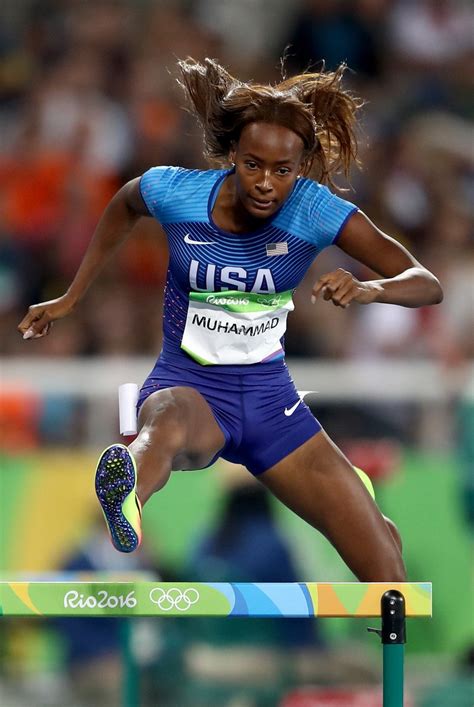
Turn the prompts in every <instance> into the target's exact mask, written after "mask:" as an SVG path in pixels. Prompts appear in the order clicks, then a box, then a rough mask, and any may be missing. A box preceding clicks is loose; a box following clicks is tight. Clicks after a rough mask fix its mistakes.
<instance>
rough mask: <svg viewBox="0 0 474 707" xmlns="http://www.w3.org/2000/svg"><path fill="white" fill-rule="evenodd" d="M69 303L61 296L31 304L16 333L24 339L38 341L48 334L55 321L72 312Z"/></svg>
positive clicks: (64, 296)
mask: <svg viewBox="0 0 474 707" xmlns="http://www.w3.org/2000/svg"><path fill="white" fill-rule="evenodd" d="M72 310H73V305H72V303H71V301H70V300H69V299H68V298H67V297H66V295H63V296H62V297H58V298H57V299H52V300H49V301H48V302H40V304H32V305H31V307H29V308H28V314H27V315H26V316H25V317H24V318H23V319H22V320H21V322H20V323H19V325H18V331H19V332H20V333H21V334H23V338H24V339H40V338H41V337H42V336H46V335H47V334H49V332H50V329H51V326H52V324H53V322H54V321H55V319H61V318H62V317H65V316H66V315H67V314H69V313H70V312H72Z"/></svg>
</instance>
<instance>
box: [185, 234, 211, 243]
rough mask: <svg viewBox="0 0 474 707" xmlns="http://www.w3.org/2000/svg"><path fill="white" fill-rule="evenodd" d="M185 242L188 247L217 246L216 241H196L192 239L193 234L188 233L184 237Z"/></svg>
mask: <svg viewBox="0 0 474 707" xmlns="http://www.w3.org/2000/svg"><path fill="white" fill-rule="evenodd" d="M184 242H185V243H187V244H188V245H215V243H216V242H215V241H195V240H193V239H192V238H191V234H189V233H186V235H185V236H184Z"/></svg>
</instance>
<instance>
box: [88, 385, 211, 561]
mask: <svg viewBox="0 0 474 707" xmlns="http://www.w3.org/2000/svg"><path fill="white" fill-rule="evenodd" d="M139 427H140V431H139V434H138V436H137V438H136V439H135V440H134V441H133V442H132V444H131V445H130V447H126V446H125V445H123V444H113V445H111V446H110V447H108V448H107V449H106V450H105V451H104V452H103V453H102V455H101V457H100V459H99V463H98V465H97V471H96V477H95V487H96V493H97V497H98V499H99V502H100V504H101V506H102V510H103V512H104V516H105V520H106V522H107V525H108V528H109V531H110V535H111V540H112V543H113V545H114V547H115V548H116V549H117V550H119V551H120V552H133V550H135V549H136V548H137V547H138V546H139V544H140V542H141V535H142V533H141V507H142V505H143V504H144V503H146V501H147V500H148V499H149V498H150V496H151V495H152V494H153V493H155V491H158V490H159V489H161V488H162V487H163V486H164V485H165V484H166V482H167V481H168V479H169V477H170V473H171V471H172V470H174V469H176V470H177V469H183V470H185V469H202V468H204V467H206V466H208V465H209V463H210V462H211V461H212V459H213V458H214V457H215V456H216V455H217V454H218V452H219V451H220V450H221V449H222V447H223V446H224V444H225V436H224V433H223V432H222V430H221V428H220V427H219V425H218V424H217V422H216V420H215V417H214V414H213V412H212V410H211V408H210V407H209V405H208V403H207V402H206V400H205V399H204V397H203V396H202V395H201V394H200V393H199V392H198V391H197V390H195V389H194V388H191V387H184V386H178V387H173V388H166V389H163V390H160V391H157V392H155V393H152V394H151V395H150V396H149V397H148V398H147V399H146V400H145V402H144V403H143V406H142V408H141V410H140V415H139Z"/></svg>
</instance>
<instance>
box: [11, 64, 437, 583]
mask: <svg viewBox="0 0 474 707" xmlns="http://www.w3.org/2000/svg"><path fill="white" fill-rule="evenodd" d="M178 66H179V70H180V75H181V79H180V83H181V86H182V87H183V89H184V91H185V93H186V96H187V99H188V103H189V105H190V110H191V111H192V112H193V113H194V115H195V116H196V117H197V118H198V120H199V121H200V123H201V126H202V128H203V133H204V142H205V150H206V156H207V157H208V159H209V160H210V162H211V166H220V168H217V169H208V170H204V171H201V170H188V169H181V168H177V167H153V168H152V169H150V170H149V171H147V172H145V174H143V175H142V176H141V177H138V178H136V179H133V180H132V181H130V182H129V183H128V184H126V185H125V186H124V187H122V188H121V189H120V190H119V191H118V192H117V194H116V195H115V196H114V197H113V199H112V200H111V202H110V204H109V205H108V207H107V208H106V210H105V212H104V214H103V216H102V218H101V220H100V222H99V224H98V226H97V229H96V232H95V234H94V236H93V238H92V240H91V243H90V245H89V247H88V249H87V251H86V254H85V256H84V258H83V261H82V263H81V265H80V267H79V269H78V272H77V274H76V276H75V278H74V280H73V282H72V284H71V286H70V287H69V289H68V290H67V292H66V293H65V294H64V295H63V296H61V297H59V298H57V299H54V300H51V301H48V302H43V303H41V304H36V305H33V306H31V307H30V308H29V310H28V313H27V315H26V316H25V318H24V319H23V321H22V322H21V323H20V325H19V330H20V332H22V333H23V335H24V338H25V339H30V338H38V337H41V336H44V335H45V334H47V333H48V332H49V330H50V327H51V324H52V322H53V321H54V320H56V319H60V318H61V317H64V316H66V315H67V314H69V313H70V312H71V311H72V310H73V309H74V308H75V306H76V305H77V303H78V302H79V300H80V299H81V297H82V296H83V295H84V293H85V291H86V290H87V288H88V287H89V285H90V284H91V282H92V281H93V280H94V279H95V278H96V277H97V276H98V274H99V272H100V271H101V269H102V267H103V266H104V264H105V262H106V261H107V260H108V259H109V257H110V256H111V255H112V253H113V252H114V251H115V250H116V249H117V247H118V246H119V245H120V244H121V243H123V242H124V241H125V239H126V238H127V237H128V236H129V234H130V233H131V231H132V229H133V226H134V225H135V223H136V221H137V220H138V219H139V218H140V217H142V216H145V217H154V218H156V219H158V221H159V222H160V223H161V225H162V227H163V229H164V231H165V232H166V235H167V238H168V241H169V252H170V256H169V268H168V275H167V282H166V289H165V303H164V323H163V330H164V343H163V350H162V352H161V353H160V356H159V358H158V360H157V362H156V364H155V366H154V368H153V370H152V371H151V373H150V375H149V377H148V378H147V380H146V381H145V383H144V385H143V387H142V389H141V392H140V397H139V401H138V415H139V416H138V423H139V434H138V436H137V438H136V439H135V440H134V441H133V442H132V443H131V444H130V446H129V447H128V448H127V447H125V446H124V445H121V444H113V445H112V446H111V447H108V448H107V449H106V450H105V451H104V452H103V453H102V455H101V457H100V460H99V463H98V466H97V472H96V492H97V495H98V498H99V501H100V503H101V505H102V508H103V511H104V514H105V518H106V521H107V524H108V527H109V530H110V533H111V538H112V542H113V544H114V546H115V547H116V548H117V549H118V550H120V551H122V552H131V551H133V550H134V549H135V548H136V547H137V546H138V545H139V543H140V540H141V506H143V504H145V503H146V501H147V500H148V499H149V498H150V496H151V495H152V494H153V493H155V492H156V491H158V490H159V489H161V488H162V487H163V486H164V485H165V484H166V482H167V480H168V479H169V477H170V473H171V471H172V470H183V469H202V468H205V467H207V466H209V465H210V464H212V463H213V462H214V461H215V460H216V459H217V458H218V457H223V458H224V459H227V460H229V461H231V462H236V463H240V464H243V465H244V466H246V467H247V469H248V470H249V471H250V472H251V473H252V474H254V475H255V476H256V477H257V478H258V479H259V481H260V482H261V483H262V484H264V485H265V486H266V487H267V488H268V489H270V491H271V492H272V493H273V494H275V496H277V497H278V498H279V499H280V500H281V501H282V502H283V503H284V504H285V505H286V506H288V508H291V509H292V510H293V511H294V512H295V513H297V514H298V515H299V516H301V517H302V518H303V519H304V520H306V521H307V522H308V523H310V524H311V525H312V526H313V527H314V528H316V529H318V530H319V531H320V532H322V533H323V534H324V535H325V536H326V537H327V538H328V540H329V541H330V542H331V543H332V544H333V545H334V546H335V548H336V549H337V550H338V552H339V553H340V555H341V557H342V558H343V560H344V561H345V562H346V564H347V565H348V567H349V568H350V569H351V570H352V572H353V573H354V574H355V575H356V577H357V578H358V579H359V580H361V581H365V582H372V581H404V580H405V578H406V574H405V568H404V563H403V560H402V555H401V542H400V537H399V534H398V531H397V529H396V527H395V526H394V525H393V523H392V522H391V521H389V520H388V519H386V518H384V516H383V515H382V514H381V513H380V511H379V509H378V508H377V506H376V504H375V502H374V500H373V498H372V496H371V493H370V492H369V491H368V490H367V488H366V485H364V483H363V481H361V478H360V477H359V475H358V474H357V473H356V472H355V470H354V467H353V466H352V465H351V464H350V462H349V461H348V460H347V459H346V458H345V456H344V455H343V454H342V452H341V451H340V450H339V449H338V448H337V447H336V445H335V444H334V443H333V442H332V441H331V439H329V437H328V435H327V434H326V433H325V431H324V430H322V429H321V426H320V424H319V423H318V421H317V420H316V419H315V418H314V417H313V415H312V414H311V412H310V410H309V409H308V407H307V406H306V405H305V404H304V402H303V401H302V400H300V398H299V396H298V393H297V391H296V389H295V386H294V384H293V382H292V380H291V378H290V375H289V372H288V369H287V367H286V365H285V361H284V351H283V337H284V332H285V328H286V318H287V315H288V312H289V311H291V310H292V309H293V302H292V293H293V291H294V290H295V288H296V287H297V286H298V284H299V283H300V282H301V280H302V278H303V276H304V274H305V272H306V271H307V269H308V268H309V266H310V265H311V263H312V262H313V260H314V258H315V257H316V256H317V255H318V253H319V252H320V251H321V250H322V249H323V248H325V247H326V246H329V245H332V244H336V245H337V246H338V247H339V248H341V249H342V250H343V251H344V252H345V253H348V254H349V255H350V256H352V257H354V258H356V259H357V260H358V261H360V262H361V263H363V264H364V265H366V266H367V267H369V268H371V269H372V270H373V271H375V272H376V273H378V274H379V275H380V278H379V279H374V280H370V281H364V282H361V281H360V280H358V279H357V278H356V277H354V276H353V275H352V274H351V273H350V272H347V271H346V270H343V269H340V268H339V269H337V270H335V271H333V272H329V273H327V274H325V275H323V276H322V277H321V278H319V280H318V281H317V282H316V283H315V284H314V286H313V290H312V292H313V298H314V299H316V298H318V297H320V298H322V299H323V300H326V301H328V302H332V303H333V304H334V305H336V306H337V307H348V306H349V305H350V304H352V303H355V302H356V303H358V304H362V305H367V304H370V303H372V302H384V303H390V304H396V305H402V306H405V307H419V306H423V305H429V304H435V303H438V302H440V301H441V299H442V291H441V287H440V285H439V282H438V281H437V279H436V278H435V277H434V275H432V274H431V273H430V272H429V271H427V270H426V269H425V268H424V267H423V266H422V265H421V264H420V263H419V262H417V261H416V260H415V258H414V257H413V256H412V255H411V254H410V253H409V252H408V251H407V250H406V249H405V248H404V247H402V246H401V245H400V244H399V243H397V242H396V241H395V240H393V239H392V238H390V237H389V236H387V235H385V234H384V233H382V232H381V231H380V230H379V229H378V228H377V227H376V226H375V225H374V224H373V223H371V221H370V220H369V219H368V218H367V217H366V216H365V215H364V214H363V213H362V212H361V211H359V210H358V208H357V207H356V206H355V205H354V204H352V203H350V202H348V201H346V200H344V199H342V198H340V197H339V196H337V195H335V194H334V193H332V192H331V191H330V190H329V188H328V187H327V186H325V184H330V185H331V184H333V181H332V178H333V176H334V175H335V174H336V173H337V172H339V171H341V170H342V171H344V172H345V174H346V175H347V174H348V172H349V169H350V167H351V164H352V163H353V162H354V161H355V160H357V145H356V138H355V128H356V113H357V109H358V107H359V105H360V103H359V102H358V101H357V99H355V98H354V97H352V96H351V95H350V94H349V93H348V92H347V91H345V90H344V89H343V87H342V83H341V82H342V76H343V72H344V67H343V66H341V67H339V69H338V70H337V71H335V72H332V73H331V72H321V73H306V74H303V75H299V76H294V77H292V78H289V79H286V80H283V81H282V82H281V83H279V84H278V85H276V86H271V85H260V84H255V83H242V82H241V81H239V80H237V79H235V78H234V77H233V76H231V75H230V74H229V73H228V72H227V71H226V70H225V69H224V68H222V67H221V66H220V65H219V64H218V63H216V62H215V61H212V60H209V59H206V60H205V62H204V63H203V64H201V63H198V62H196V61H194V60H192V59H188V60H186V61H180V62H179V64H178ZM255 541H256V542H258V538H256V539H255Z"/></svg>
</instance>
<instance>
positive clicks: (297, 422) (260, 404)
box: [137, 359, 321, 476]
mask: <svg viewBox="0 0 474 707" xmlns="http://www.w3.org/2000/svg"><path fill="white" fill-rule="evenodd" d="M216 368H218V367H217V366H216V367H214V366H213V367H212V370H209V368H207V367H203V368H202V370H201V369H200V370H199V371H196V370H189V369H187V368H185V367H179V366H176V365H174V364H170V363H168V362H164V361H162V360H161V359H158V361H157V362H156V364H155V367H154V368H153V370H152V372H151V373H150V375H149V376H148V378H147V379H146V381H145V382H144V384H143V386H142V388H141V390H140V394H139V398H138V404H137V412H139V411H140V407H141V406H142V405H143V403H144V401H145V400H146V399H147V397H148V396H149V395H151V393H154V392H156V391H157V390H163V389H165V388H173V387H175V386H190V387H191V388H195V389H196V390H197V391H199V393H201V395H202V396H203V397H204V398H205V400H206V401H207V403H208V404H209V406H210V408H211V410H212V412H213V413H214V417H215V419H216V422H217V423H218V425H219V427H220V428H221V430H222V432H223V433H224V436H225V444H224V447H223V448H222V449H221V450H220V452H219V453H218V454H217V455H216V457H215V458H214V459H213V460H212V461H211V462H210V463H209V465H208V466H210V465H211V464H213V463H214V462H215V461H216V459H218V458H219V457H223V458H224V459H227V461H230V462H234V463H236V464H243V466H245V467H247V469H248V470H249V471H250V472H251V473H252V474H254V475H255V476H258V475H259V474H262V473H263V472H264V471H266V470H267V469H270V467H272V466H274V465H275V464H276V463H277V462H279V461H281V460H282V459H284V458H285V457H286V456H288V454H290V453H291V452H293V451H294V450H295V449H297V447H300V446H301V445H302V444H304V442H306V441H307V440H308V439H310V438H311V437H312V436H313V435H314V434H316V432H319V431H320V429H321V425H320V424H319V422H318V421H317V419H316V418H315V417H314V416H313V414H312V412H311V411H310V409H309V408H308V406H307V405H305V403H304V402H303V400H300V398H299V395H298V392H297V390H296V388H295V384H294V383H293V381H292V379H291V376H290V373H289V371H288V368H287V367H286V365H285V364H284V363H282V362H278V363H276V364H274V365H273V364H264V365H255V366H252V367H251V369H250V370H249V372H248V373H245V374H241V373H228V372H222V371H219V370H218V371H216V370H215V369H216ZM227 368H228V367H227ZM240 370H241V369H240Z"/></svg>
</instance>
